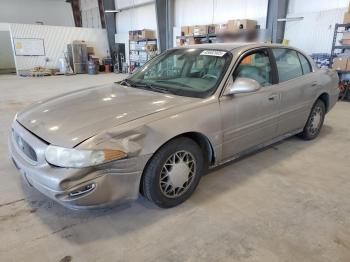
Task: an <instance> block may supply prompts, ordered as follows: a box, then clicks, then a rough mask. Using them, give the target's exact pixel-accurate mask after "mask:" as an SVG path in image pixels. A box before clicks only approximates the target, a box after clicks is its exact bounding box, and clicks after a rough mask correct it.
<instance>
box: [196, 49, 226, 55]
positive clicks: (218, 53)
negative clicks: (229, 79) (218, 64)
mask: <svg viewBox="0 0 350 262" xmlns="http://www.w3.org/2000/svg"><path fill="white" fill-rule="evenodd" d="M225 54H226V52H224V51H218V50H204V51H202V52H201V53H200V55H210V56H220V57H222V56H224V55H225Z"/></svg>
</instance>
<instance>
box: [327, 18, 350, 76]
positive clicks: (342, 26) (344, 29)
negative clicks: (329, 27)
mask: <svg viewBox="0 0 350 262" xmlns="http://www.w3.org/2000/svg"><path fill="white" fill-rule="evenodd" d="M348 29H350V24H335V28H334V36H333V43H332V50H331V57H330V61H329V68H332V65H333V60H334V58H336V57H337V55H338V54H339V53H336V52H335V51H336V50H341V52H340V53H344V51H345V50H346V49H350V45H338V44H337V39H338V35H339V34H344V33H350V31H347V30H348ZM339 30H341V31H339ZM338 73H342V72H338Z"/></svg>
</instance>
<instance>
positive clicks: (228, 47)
mask: <svg viewBox="0 0 350 262" xmlns="http://www.w3.org/2000/svg"><path fill="white" fill-rule="evenodd" d="M257 47H288V48H291V49H296V48H293V47H290V46H285V45H281V44H268V43H258V42H251V43H248V42H241V43H239V42H232V43H211V44H195V45H187V46H182V47H178V48H179V49H181V48H188V49H190V48H201V49H217V50H224V51H231V52H232V51H237V50H235V49H240V50H242V49H250V48H257ZM296 50H297V49H296Z"/></svg>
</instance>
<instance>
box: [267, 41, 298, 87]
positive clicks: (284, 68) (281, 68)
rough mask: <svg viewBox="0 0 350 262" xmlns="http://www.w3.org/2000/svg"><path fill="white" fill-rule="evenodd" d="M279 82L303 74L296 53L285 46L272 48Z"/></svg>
mask: <svg viewBox="0 0 350 262" xmlns="http://www.w3.org/2000/svg"><path fill="white" fill-rule="evenodd" d="M272 52H273V54H274V56H275V59H276V63H277V70H278V76H279V81H280V82H285V81H288V80H291V79H294V78H297V77H300V76H302V75H303V69H302V67H301V64H300V60H299V57H298V54H297V52H296V51H294V50H290V49H286V48H273V49H272Z"/></svg>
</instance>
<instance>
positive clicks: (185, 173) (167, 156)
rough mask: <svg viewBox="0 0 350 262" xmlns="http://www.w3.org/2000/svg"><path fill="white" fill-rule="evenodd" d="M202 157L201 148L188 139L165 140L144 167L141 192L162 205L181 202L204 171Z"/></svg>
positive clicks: (190, 193)
mask: <svg viewBox="0 0 350 262" xmlns="http://www.w3.org/2000/svg"><path fill="white" fill-rule="evenodd" d="M203 161H204V158H203V152H202V150H201V148H200V147H199V145H198V144H197V143H196V142H194V141H193V140H192V139H189V138H186V137H181V138H177V139H174V140H172V141H170V142H168V143H166V144H165V145H164V146H162V147H161V148H160V149H159V150H158V151H157V152H156V153H155V154H154V155H153V156H152V158H151V159H150V161H149V163H148V164H147V166H146V168H145V170H144V173H143V179H142V182H141V183H142V193H143V195H144V196H145V197H146V198H147V199H148V200H150V201H152V202H154V203H155V204H156V205H157V206H159V207H162V208H170V207H174V206H177V205H179V204H181V203H182V202H184V201H185V200H187V199H188V198H189V197H190V196H191V195H192V193H193V192H194V190H195V189H196V187H197V185H198V183H199V181H200V179H201V176H202V174H203V172H204V168H203V167H204V164H203ZM179 185H182V187H181V186H179Z"/></svg>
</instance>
